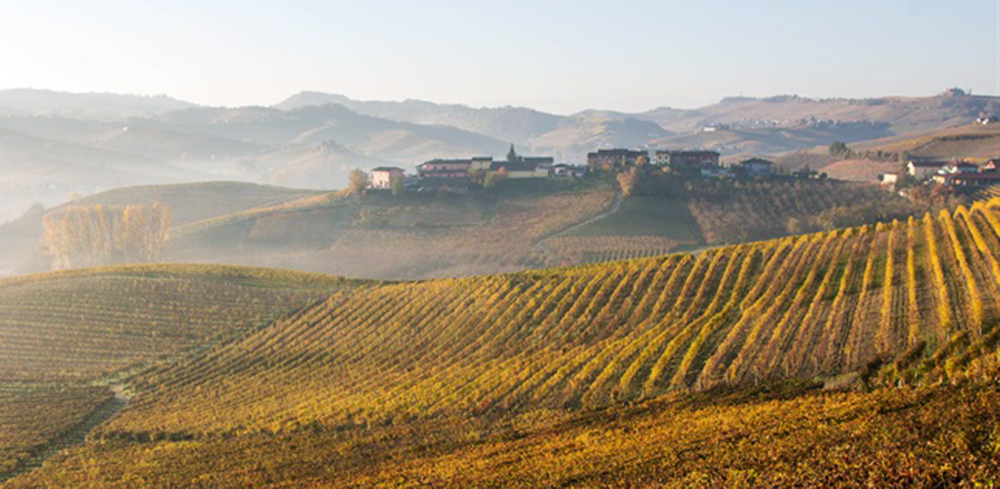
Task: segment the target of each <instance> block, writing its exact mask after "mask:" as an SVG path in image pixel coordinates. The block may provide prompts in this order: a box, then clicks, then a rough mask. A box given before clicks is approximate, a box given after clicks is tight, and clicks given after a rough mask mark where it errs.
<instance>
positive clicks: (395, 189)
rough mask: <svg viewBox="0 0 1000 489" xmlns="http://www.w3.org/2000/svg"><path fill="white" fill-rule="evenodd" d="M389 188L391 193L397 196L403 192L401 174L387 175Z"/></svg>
mask: <svg viewBox="0 0 1000 489" xmlns="http://www.w3.org/2000/svg"><path fill="white" fill-rule="evenodd" d="M389 190H390V191H391V192H392V195H394V196H398V195H402V194H403V176H402V175H398V174H395V173H394V174H392V175H391V176H390V177H389Z"/></svg>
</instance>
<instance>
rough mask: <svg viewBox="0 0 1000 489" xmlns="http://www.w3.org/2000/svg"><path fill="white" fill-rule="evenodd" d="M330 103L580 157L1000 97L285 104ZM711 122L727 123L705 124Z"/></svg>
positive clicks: (894, 115)
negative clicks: (574, 110)
mask: <svg viewBox="0 0 1000 489" xmlns="http://www.w3.org/2000/svg"><path fill="white" fill-rule="evenodd" d="M323 104H339V105H343V106H345V107H348V108H350V109H351V110H353V111H355V112H358V113H362V114H367V115H371V116H376V117H383V118H387V119H392V120H398V121H407V122H412V123H417V124H443V125H449V126H454V127H458V128H460V129H463V130H467V131H471V132H476V133H479V134H484V135H487V136H490V137H492V138H494V139H498V140H501V141H509V142H512V143H515V144H517V145H520V146H523V147H525V148H527V149H528V150H530V151H533V152H547V153H552V154H556V155H558V156H559V157H560V158H561V159H566V160H569V161H574V162H581V161H582V159H583V157H584V155H585V153H586V152H587V151H589V150H592V149H593V148H595V147H597V146H604V147H639V146H651V147H657V148H711V149H716V150H718V151H720V152H723V153H724V154H732V155H747V154H772V153H783V152H788V151H794V150H802V149H808V148H811V147H813V146H817V145H828V144H830V143H832V142H834V141H845V142H855V141H867V140H873V139H879V138H884V137H888V136H892V135H898V134H912V133H915V132H921V131H927V130H933V129H939V128H943V127H952V126H958V125H964V124H968V123H970V122H971V121H972V120H974V119H975V118H976V117H977V116H978V115H979V114H980V113H983V112H985V113H997V112H1000V102H998V99H997V98H996V97H985V96H971V95H966V94H963V93H958V92H952V91H949V92H945V93H943V94H940V95H936V96H933V97H881V98H870V99H813V98H807V97H798V96H776V97H768V98H750V97H730V98H726V99H723V100H722V101H721V102H719V103H717V104H713V105H710V106H706V107H702V108H698V109H692V110H686V109H672V108H657V109H653V110H650V111H646V112H641V113H624V112H615V111H607V110H587V111H583V112H580V113H578V114H574V115H572V116H559V115H554V114H546V113H543V112H539V111H535V110H532V109H527V108H521V107H496V108H473V107H468V106H464V105H456V104H435V103H432V102H426V101H417V100H406V101H402V102H388V101H358V100H353V99H350V98H348V97H345V96H343V95H335V94H325V93H320V92H302V93H299V94H297V95H294V96H292V97H290V98H289V99H287V100H285V101H283V102H282V103H279V104H277V105H276V106H275V107H276V108H280V109H283V110H294V109H298V108H302V107H307V106H316V105H323ZM639 121H645V122H651V123H653V124H655V125H658V126H659V127H658V128H655V129H653V128H654V127H655V126H652V125H643V124H642V123H640V122H639ZM710 126H711V127H714V126H718V127H720V128H721V130H719V131H716V132H715V133H702V129H703V128H704V127H710Z"/></svg>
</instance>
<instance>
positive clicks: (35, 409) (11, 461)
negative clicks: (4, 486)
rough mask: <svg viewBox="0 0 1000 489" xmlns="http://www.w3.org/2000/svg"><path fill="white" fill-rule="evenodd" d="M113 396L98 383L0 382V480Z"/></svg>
mask: <svg viewBox="0 0 1000 489" xmlns="http://www.w3.org/2000/svg"><path fill="white" fill-rule="evenodd" d="M110 399H111V393H110V392H109V391H108V389H103V388H99V387H70V388H65V389H55V388H51V387H49V388H26V387H25V386H22V385H18V384H0V480H2V476H3V475H4V474H5V473H7V472H9V471H11V470H14V469H15V468H17V466H18V465H19V464H20V463H22V462H23V461H25V460H26V459H28V458H30V457H31V456H33V455H37V454H38V453H39V452H40V451H41V449H42V448H43V447H44V446H45V444H46V442H48V440H50V439H52V438H54V437H56V436H57V435H59V434H60V433H63V432H65V431H66V430H69V429H70V428H72V427H73V426H75V425H77V424H79V423H80V422H82V421H83V420H84V418H86V417H87V416H88V415H89V414H91V413H92V412H93V411H94V410H95V409H97V408H98V407H100V406H101V405H102V404H103V403H105V402H107V401H109V400H110Z"/></svg>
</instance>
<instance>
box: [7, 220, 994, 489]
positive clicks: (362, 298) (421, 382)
mask: <svg viewBox="0 0 1000 489" xmlns="http://www.w3.org/2000/svg"><path fill="white" fill-rule="evenodd" d="M998 209H1000V203H998V202H995V201H991V202H990V203H988V204H984V203H977V204H976V205H975V206H974V207H973V208H972V209H964V208H960V209H959V210H958V211H957V212H956V213H954V214H948V213H942V214H940V215H936V216H932V215H927V216H925V217H924V218H922V219H910V220H909V222H895V223H892V224H886V225H879V226H874V227H867V226H866V227H861V228H851V229H846V230H837V231H831V232H826V233H820V234H812V235H803V236H797V237H793V238H785V239H781V240H777V241H764V242H758V243H753V244H745V245H739V246H730V247H724V248H719V249H715V250H709V251H706V252H703V253H701V254H699V255H698V256H691V255H672V256H666V257H658V258H650V259H641V260H633V261H627V262H616V263H609V264H602V265H590V266H585V267H575V268H563V269H552V270H546V271H536V272H526V273H518V274H508V275H499V276H483V277H475V278H467V279H457V280H456V279H450V280H433V281H425V282H403V283H370V284H367V286H364V287H360V288H353V287H346V288H344V287H341V289H340V290H339V291H337V292H333V293H332V295H330V294H327V299H326V300H325V301H322V302H319V303H315V304H313V305H311V306H309V307H306V308H304V309H300V310H298V311H297V312H295V313H293V314H285V315H283V316H282V317H280V318H278V319H277V320H273V318H274V316H271V318H272V320H271V321H268V325H267V326H264V327H260V328H252V329H250V330H247V331H246V333H245V334H242V335H240V336H238V337H236V338H234V339H233V340H232V341H226V342H220V343H217V344H216V346H214V347H211V348H207V349H202V350H200V351H193V352H192V353H191V354H190V355H188V356H185V357H182V358H178V359H177V360H176V361H172V362H162V363H160V364H158V365H157V366H154V367H153V368H151V369H149V370H145V371H142V372H139V373H138V374H137V375H136V376H134V377H132V378H130V379H128V380H127V385H128V388H129V389H130V390H131V391H132V392H134V394H135V397H134V398H133V399H132V401H131V402H130V403H129V404H128V405H127V406H126V407H125V409H124V410H123V411H122V412H121V413H120V414H119V415H118V416H116V417H115V418H113V419H112V420H111V421H110V422H109V423H107V424H105V425H103V426H102V427H100V428H99V429H98V430H97V431H96V432H95V433H92V434H91V438H90V441H89V442H87V443H86V444H84V445H83V446H80V447H78V448H74V449H72V450H71V451H69V452H68V453H65V454H64V455H62V456H59V457H56V458H53V459H51V460H50V461H49V463H47V464H46V465H45V466H44V467H43V468H42V469H41V470H39V471H35V472H32V473H30V474H27V475H26V476H25V477H23V478H19V479H15V480H14V481H13V484H14V486H15V487H17V486H20V485H24V486H31V485H37V484H72V483H73V482H72V481H79V480H80V479H79V478H81V477H87V478H88V480H89V481H91V482H93V481H95V480H107V481H110V480H118V481H122V480H133V481H139V480H143V479H145V480H151V479H149V478H156V480H158V481H160V482H164V481H170V482H171V483H177V484H185V483H192V482H193V481H199V482H200V483H212V482H214V483H222V482H228V483H237V482H238V483H242V484H279V483H283V484H289V483H292V484H294V483H313V484H318V483H333V484H338V485H371V484H376V483H383V484H415V483H431V484H436V485H456V486H458V485H470V484H471V485H480V484H490V483H491V482H490V481H494V482H496V481H499V480H501V479H500V478H503V479H502V480H506V481H511V480H516V481H518V483H520V484H525V485H534V484H549V483H561V484H588V483H598V482H604V483H613V481H614V480H618V479H617V478H618V477H627V478H630V479H632V480H645V481H649V482H650V483H654V482H657V481H659V482H672V483H674V484H680V485H710V484H713V482H714V484H719V483H722V482H723V481H726V482H727V484H728V483H738V482H739V481H743V482H747V481H750V482H754V483H758V484H766V483H768V481H770V483H772V484H787V483H789V482H790V481H799V483H803V484H807V485H809V484H820V485H822V484H838V481H839V483H848V482H849V481H852V482H854V483H861V482H866V483H871V484H875V485H883V484H892V483H899V484H903V485H912V484H920V483H941V482H940V481H951V482H957V481H959V480H970V479H973V480H987V479H989V478H991V477H995V476H996V474H997V473H998V470H1000V467H998V466H997V464H996V460H995V457H994V456H993V455H991V453H992V451H993V449H994V447H993V445H994V444H993V442H992V441H991V440H992V438H990V436H991V435H990V433H991V431H990V430H993V429H995V427H996V426H998V423H1000V419H998V418H997V414H996V413H997V412H998V411H997V406H1000V398H998V397H997V395H996V390H995V383H993V382H992V381H990V380H989V379H991V378H993V376H994V375H995V372H996V365H995V359H994V356H995V353H996V349H997V345H998V342H1000V329H997V328H996V325H997V324H998V320H1000V308H998V304H1000V303H998V302H997V299H998V298H1000V289H998V288H997V285H996V284H997V283H998V278H1000V266H998V259H1000V211H998ZM88 273H89V272H86V271H84V272H74V273H73V274H69V275H62V276H60V275H56V276H52V277H35V278H31V279H26V280H24V281H20V282H19V281H15V282H8V283H0V287H4V288H0V290H4V289H5V288H9V287H11V286H18V285H19V284H30V285H31V286H33V287H39V288H44V287H47V286H48V284H50V283H51V284H52V285H55V286H58V287H61V286H62V285H61V284H60V281H61V280H63V277H67V278H70V277H71V278H74V279H79V280H81V283H85V282H86V277H87V276H88ZM169 273H174V272H169ZM244 273H245V272H242V271H239V270H236V269H232V271H231V272H230V275H228V276H229V277H232V276H233V275H232V274H235V276H242V275H243V274H244ZM258 273H260V274H263V275H261V276H260V278H259V279H255V280H257V281H263V283H266V282H267V278H268V276H269V275H268V274H267V273H265V272H258ZM153 276H154V277H155V276H156V275H153ZM209 276H211V274H209ZM219 278H220V280H223V281H225V280H226V278H225V276H220V277H219ZM53 280H55V281H54V282H53ZM314 280H318V279H309V280H308V283H313V281H314ZM293 282H295V283H302V282H301V281H296V280H293ZM286 283H287V282H286ZM334 285H336V284H334ZM88 290H90V291H91V292H90V295H87V296H84V298H83V299H82V302H83V303H91V302H92V301H95V300H98V301H99V300H102V299H100V297H104V299H103V300H107V297H109V296H111V295H110V294H109V295H100V294H101V292H102V291H104V290H106V289H104V288H93V287H92V288H88ZM317 290H318V289H317ZM193 292H194V296H195V297H197V300H198V301H203V300H205V299H204V298H202V297H201V294H197V289H196V290H194V291H193ZM21 293H23V294H25V295H24V296H23V298H22V299H21V303H23V304H32V302H31V299H30V298H31V297H40V298H41V297H48V294H47V293H39V294H36V295H34V296H33V295H32V293H31V290H30V289H28V290H25V291H22V292H21ZM94 294H97V295H96V296H95V295H94ZM114 296H116V297H117V295H114ZM149 297H150V303H151V304H157V301H158V300H159V298H160V297H163V295H162V294H155V295H151V296H149ZM270 302H271V301H270V300H265V303H270ZM4 303H7V301H4ZM24 311H25V313H26V314H35V315H37V314H39V312H40V311H46V309H40V308H37V307H34V308H30V307H29V308H25V309H24ZM85 324H87V323H85ZM31 344H32V343H30V342H22V343H15V345H25V346H20V347H19V348H22V349H24V348H28V350H27V351H31V350H30V346H28V345H31ZM141 344H142V343H141V342H134V341H130V342H126V343H123V344H122V347H121V348H119V350H120V351H121V352H122V353H123V354H128V353H129V351H130V350H132V349H133V346H132V345H141ZM135 351H140V352H141V351H142V349H141V347H140V348H138V349H136V350H135ZM80 354H81V355H88V354H90V353H89V352H88V351H87V350H83V351H82V352H81V353H80ZM98 365H99V364H98ZM79 368H80V367H78V366H76V364H73V363H69V364H68V366H67V368H66V372H64V373H61V374H60V375H67V374H75V373H76V372H86V371H88V369H90V368H92V367H89V366H88V367H86V368H85V369H83V370H78V369H79ZM40 372H43V373H45V375H46V376H49V375H52V373H48V372H49V371H48V370H40ZM32 375H38V374H32ZM795 379H800V380H798V381H795ZM790 380H791V381H792V382H791V383H787V382H788V381H790ZM802 381H806V382H805V383H802ZM775 382H777V383H775ZM796 382H798V383H796ZM812 382H819V383H825V384H826V385H827V387H831V388H832V387H836V386H850V385H852V384H853V385H864V386H867V387H869V388H876V390H875V392H873V393H870V394H865V393H861V392H844V393H837V392H825V393H821V392H817V391H811V390H812V389H814V388H815V384H813V383H812ZM939 382H951V383H956V384H959V385H961V384H965V387H957V388H947V387H933V388H909V387H899V388H897V387H896V386H907V385H917V384H920V385H925V386H933V385H936V384H938V383H939ZM980 382H986V383H985V384H981V383H980ZM760 384H763V385H769V386H772V387H766V388H763V389H761V388H756V390H755V388H754V386H756V385H760ZM880 386H883V387H880ZM888 386H893V387H888ZM690 390H693V391H698V392H707V393H708V394H705V395H701V394H687V393H686V392H687V391H690ZM709 394H710V395H709ZM956 399H961V400H962V402H955V401H956ZM928 442H930V443H928ZM887 445H888V446H892V447H894V450H885V447H886V446H887ZM907 454H909V455H907ZM83 467H88V469H87V470H83ZM84 474H85V475H84ZM935 481H937V482H935Z"/></svg>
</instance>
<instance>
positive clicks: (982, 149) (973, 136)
mask: <svg viewBox="0 0 1000 489" xmlns="http://www.w3.org/2000/svg"><path fill="white" fill-rule="evenodd" d="M852 148H853V147H852ZM857 149H858V150H861V151H865V150H867V151H883V152H886V153H892V154H902V153H906V154H908V155H910V156H913V157H923V158H932V159H953V158H955V159H971V160H974V161H984V160H987V159H991V158H997V157H1000V123H993V124H989V125H979V124H976V125H963V126H961V127H952V128H946V129H937V130H934V131H930V132H926V133H921V134H915V135H912V136H901V137H895V138H888V139H882V140H877V141H869V142H866V143H864V144H859V145H857Z"/></svg>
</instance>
